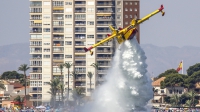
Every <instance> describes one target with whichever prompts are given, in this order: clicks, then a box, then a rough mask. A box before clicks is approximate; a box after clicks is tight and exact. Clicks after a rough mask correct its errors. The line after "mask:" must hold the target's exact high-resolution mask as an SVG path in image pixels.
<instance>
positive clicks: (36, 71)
mask: <svg viewBox="0 0 200 112" xmlns="http://www.w3.org/2000/svg"><path fill="white" fill-rule="evenodd" d="M31 72H32V73H42V70H32V71H31Z"/></svg>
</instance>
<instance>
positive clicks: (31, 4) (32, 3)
mask: <svg viewBox="0 0 200 112" xmlns="http://www.w3.org/2000/svg"><path fill="white" fill-rule="evenodd" d="M37 6H42V2H41V1H30V7H37Z"/></svg>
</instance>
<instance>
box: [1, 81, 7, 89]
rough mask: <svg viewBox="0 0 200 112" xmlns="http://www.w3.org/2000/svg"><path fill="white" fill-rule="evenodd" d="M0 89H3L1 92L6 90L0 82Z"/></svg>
mask: <svg viewBox="0 0 200 112" xmlns="http://www.w3.org/2000/svg"><path fill="white" fill-rule="evenodd" d="M0 89H3V90H5V89H6V87H5V85H4V84H3V83H2V82H0Z"/></svg>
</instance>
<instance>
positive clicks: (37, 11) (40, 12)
mask: <svg viewBox="0 0 200 112" xmlns="http://www.w3.org/2000/svg"><path fill="white" fill-rule="evenodd" d="M30 13H42V11H30Z"/></svg>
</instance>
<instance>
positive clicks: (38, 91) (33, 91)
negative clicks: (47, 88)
mask: <svg viewBox="0 0 200 112" xmlns="http://www.w3.org/2000/svg"><path fill="white" fill-rule="evenodd" d="M30 93H42V90H30Z"/></svg>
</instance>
